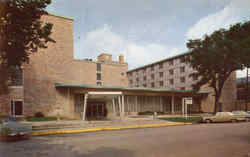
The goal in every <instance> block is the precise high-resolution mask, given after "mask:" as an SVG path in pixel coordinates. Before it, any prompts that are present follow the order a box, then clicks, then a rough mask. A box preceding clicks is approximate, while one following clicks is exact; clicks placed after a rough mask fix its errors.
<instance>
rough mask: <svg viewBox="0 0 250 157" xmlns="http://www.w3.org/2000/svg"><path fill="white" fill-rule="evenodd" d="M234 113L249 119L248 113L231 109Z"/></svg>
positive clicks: (249, 114)
mask: <svg viewBox="0 0 250 157" xmlns="http://www.w3.org/2000/svg"><path fill="white" fill-rule="evenodd" d="M232 113H233V114H234V115H237V116H242V117H245V118H246V120H247V121H249V120H250V113H248V112H245V111H232Z"/></svg>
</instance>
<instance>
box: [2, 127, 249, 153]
mask: <svg viewBox="0 0 250 157" xmlns="http://www.w3.org/2000/svg"><path fill="white" fill-rule="evenodd" d="M249 130H250V124H249V123H222V124H201V125H188V126H173V127H167V128H152V129H135V130H124V131H107V132H96V133H82V134H71V135H53V136H38V137H32V138H31V139H30V140H27V141H20V142H15V143H8V144H6V143H0V156H11V157H26V156H34V157H35V156H39V157H45V156H46V157H48V156H49V157H54V156H61V157H68V156H70V157H83V156H84V157H95V156H102V157H117V156H124V157H128V156H129V157H139V156H145V157H154V156H157V157H166V156H169V157H180V156H182V157H200V156H202V157H222V156H226V157H248V155H249V153H250V149H249V148H250V132H249Z"/></svg>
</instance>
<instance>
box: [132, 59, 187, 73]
mask: <svg viewBox="0 0 250 157" xmlns="http://www.w3.org/2000/svg"><path fill="white" fill-rule="evenodd" d="M185 62H186V60H185V57H181V58H180V63H185ZM158 65H159V69H163V67H164V66H163V63H158ZM168 65H170V66H172V65H174V60H173V59H172V60H169V61H168ZM154 69H155V65H151V66H150V71H154ZM181 72H185V67H181ZM143 73H146V68H145V69H143ZM135 74H136V75H138V71H136V73H135ZM129 75H130V76H132V73H130V74H129Z"/></svg>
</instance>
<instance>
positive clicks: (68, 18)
mask: <svg viewBox="0 0 250 157" xmlns="http://www.w3.org/2000/svg"><path fill="white" fill-rule="evenodd" d="M47 12H48V15H50V16H55V17H59V18H63V19H67V20H72V21H74V18H73V17H67V16H62V15H59V14H56V13H53V12H50V11H47Z"/></svg>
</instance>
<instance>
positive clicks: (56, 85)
mask: <svg viewBox="0 0 250 157" xmlns="http://www.w3.org/2000/svg"><path fill="white" fill-rule="evenodd" d="M55 87H56V88H60V87H61V88H62V87H65V88H85V89H103V90H120V91H144V92H159V93H165V92H167V93H193V94H209V93H211V91H198V92H194V91H193V90H176V89H168V88H141V87H135V88H130V87H122V86H95V85H89V84H79V83H55Z"/></svg>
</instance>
